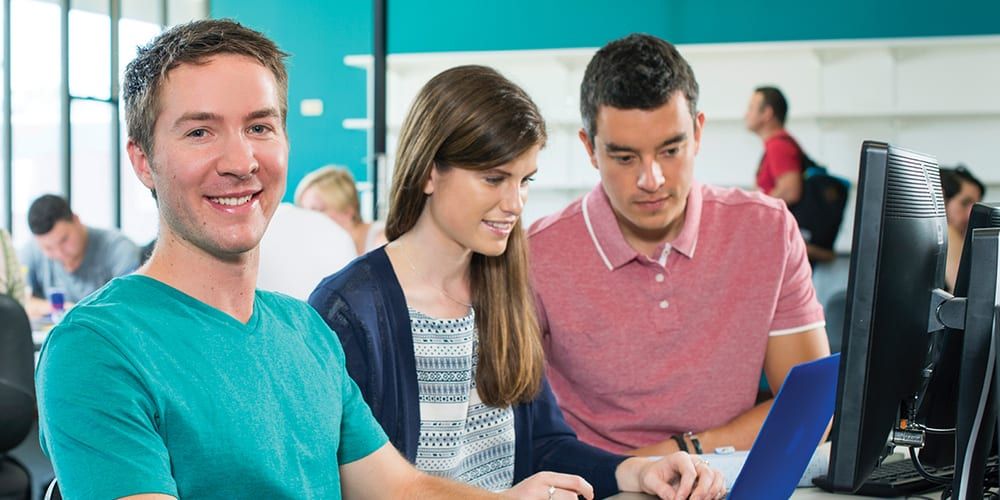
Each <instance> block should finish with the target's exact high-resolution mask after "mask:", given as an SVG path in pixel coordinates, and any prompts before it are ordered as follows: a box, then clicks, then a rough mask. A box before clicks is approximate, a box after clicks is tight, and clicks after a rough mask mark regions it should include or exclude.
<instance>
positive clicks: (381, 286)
mask: <svg viewBox="0 0 1000 500" xmlns="http://www.w3.org/2000/svg"><path fill="white" fill-rule="evenodd" d="M394 287H395V288H398V287H399V284H398V281H397V280H396V277H395V274H394V272H393V270H392V265H391V264H390V263H389V259H388V256H386V253H385V250H384V249H383V248H378V249H375V250H373V251H371V252H368V253H366V254H364V255H362V256H360V257H358V258H357V259H355V260H354V261H352V262H351V263H350V264H348V265H347V266H346V267H344V268H343V269H341V270H340V271H338V272H336V273H334V274H332V275H330V276H328V277H326V278H324V279H323V281H321V282H320V283H319V285H318V286H317V287H316V289H315V290H314V291H313V293H312V294H311V295H310V296H309V304H310V305H312V306H313V308H315V309H316V310H317V311H319V312H320V314H321V315H322V314H324V313H325V312H328V311H330V310H331V309H333V308H337V309H341V310H344V309H351V310H355V312H358V310H359V309H360V310H365V309H369V308H373V307H375V304H376V303H385V302H387V301H388V302H390V304H389V305H390V306H393V305H394V302H393V300H395V298H396V297H397V296H398V295H401V292H399V293H397V292H396V291H395V290H394ZM403 307H404V308H405V304H404V306H403Z"/></svg>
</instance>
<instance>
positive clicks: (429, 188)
mask: <svg viewBox="0 0 1000 500" xmlns="http://www.w3.org/2000/svg"><path fill="white" fill-rule="evenodd" d="M437 179H438V169H436V168H434V167H431V175H430V177H428V178H427V182H426V183H425V184H424V194H426V195H427V196H430V195H432V194H434V183H435V182H437Z"/></svg>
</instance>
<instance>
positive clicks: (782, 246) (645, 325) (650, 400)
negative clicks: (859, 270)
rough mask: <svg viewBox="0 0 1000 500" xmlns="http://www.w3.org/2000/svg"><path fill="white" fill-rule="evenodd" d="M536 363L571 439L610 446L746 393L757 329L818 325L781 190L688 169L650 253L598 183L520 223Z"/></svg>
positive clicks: (693, 421) (682, 427)
mask: <svg viewBox="0 0 1000 500" xmlns="http://www.w3.org/2000/svg"><path fill="white" fill-rule="evenodd" d="M529 238H530V240H529V241H530V249H531V275H532V282H533V285H534V287H535V293H536V299H537V302H538V309H539V316H540V319H541V324H542V331H543V332H544V335H545V337H544V343H545V350H546V359H547V361H548V369H547V375H548V377H549V382H550V383H551V384H552V389H553V390H554V391H555V393H556V396H557V398H558V400H559V406H560V407H561V408H562V410H563V412H564V413H565V416H566V420H567V422H569V424H570V426H571V427H573V429H574V430H576V432H577V434H578V435H579V436H580V439H582V440H583V441H585V442H587V443H590V444H592V445H595V446H598V447H601V448H604V449H607V450H611V451H615V452H624V451H626V450H629V449H632V448H637V447H641V446H646V445H650V444H653V443H656V442H660V441H663V440H665V439H667V438H668V437H669V436H670V435H672V434H677V433H682V432H685V431H694V432H699V431H702V430H705V429H710V428H714V427H717V426H720V425H723V424H725V423H727V422H728V421H730V420H732V419H733V418H734V417H736V416H737V415H740V414H742V413H743V412H745V411H747V410H749V409H750V408H751V407H753V405H754V400H755V397H756V395H757V386H758V383H759V381H760V374H761V370H762V367H763V364H764V354H765V350H766V347H767V340H768V336H769V335H787V334H794V333H801V332H804V331H807V330H812V329H815V328H818V327H821V326H823V325H824V321H823V310H822V308H821V306H820V304H819V302H818V301H817V300H816V292H815V291H814V290H813V286H812V279H811V278H812V277H811V270H810V268H809V263H808V261H807V260H806V249H805V245H804V243H803V241H802V236H801V235H800V234H799V230H798V226H797V225H796V223H795V219H794V218H792V216H791V214H790V213H789V212H788V210H787V209H786V208H785V205H784V203H783V202H782V201H780V200H777V199H774V198H770V197H767V196H765V195H763V194H761V193H748V192H746V191H741V190H738V189H724V188H718V187H714V186H705V185H701V184H698V183H695V184H694V185H693V186H692V188H691V194H690V195H689V196H688V202H687V208H686V218H685V223H684V227H683V229H682V230H681V233H680V234H679V235H678V236H677V238H676V239H675V240H674V241H673V242H671V244H668V245H666V246H665V247H664V249H663V252H662V254H661V256H660V258H659V259H656V260H652V259H650V258H648V257H646V256H644V255H639V254H638V253H637V252H636V251H635V250H634V249H633V248H632V247H631V246H630V245H629V244H628V243H627V242H626V241H625V238H624V236H622V233H621V230H620V229H619V228H618V224H617V223H616V221H615V216H614V214H613V212H612V208H611V205H610V202H609V201H608V198H607V195H606V194H605V193H604V189H603V188H602V187H601V185H600V184H598V185H597V187H595V188H594V190H593V191H591V192H590V193H588V194H587V195H585V196H584V197H583V198H581V199H579V200H576V201H574V202H573V203H572V204H570V205H569V206H568V207H566V208H565V209H563V210H562V211H561V212H558V213H556V214H553V215H550V216H548V217H546V218H544V219H542V220H539V221H537V222H536V223H535V224H533V225H532V226H531V229H530V231H529Z"/></svg>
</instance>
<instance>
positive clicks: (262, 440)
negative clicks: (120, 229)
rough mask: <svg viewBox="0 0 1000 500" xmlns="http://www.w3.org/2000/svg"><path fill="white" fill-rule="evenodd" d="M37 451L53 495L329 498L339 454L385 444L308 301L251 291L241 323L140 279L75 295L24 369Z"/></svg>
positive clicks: (336, 481) (349, 456)
mask: <svg viewBox="0 0 1000 500" xmlns="http://www.w3.org/2000/svg"><path fill="white" fill-rule="evenodd" d="M35 378H36V384H37V391H38V405H39V416H40V420H39V429H40V434H41V443H42V449H43V450H44V451H45V453H46V455H48V457H49V458H50V459H51V460H52V463H53V466H54V468H55V472H56V477H57V478H58V480H59V483H60V488H61V490H62V492H63V496H64V497H66V498H118V497H122V496H127V495H134V494H139V493H163V494H168V495H173V496H175V497H178V498H184V499H188V498H192V499H193V498H199V499H200V498H206V499H208V498H219V499H221V498H322V499H339V498H340V476H339V471H338V466H339V465H343V464H346V463H350V462H353V461H355V460H358V459H360V458H363V457H365V456H367V455H368V454H370V453H372V452H373V451H375V450H377V449H378V448H380V447H381V446H382V445H384V444H385V443H386V437H385V434H384V433H383V431H382V429H381V427H380V426H379V425H378V422H376V421H375V419H374V418H373V417H372V415H371V411H370V410H369V409H368V407H367V406H366V405H365V403H364V400H363V399H362V398H361V394H360V392H359V391H358V388H357V386H356V385H355V383H354V382H353V381H352V380H351V378H350V377H349V376H348V374H347V371H346V369H345V366H344V352H343V349H342V348H341V345H340V342H339V341H338V340H337V337H336V335H335V334H334V333H333V332H332V331H330V329H329V327H327V326H326V323H324V322H323V320H322V319H321V318H320V317H319V315H318V314H317V313H316V312H315V311H314V310H313V309H312V308H311V307H309V305H308V304H306V303H304V302H301V301H298V300H296V299H293V298H290V297H287V296H284V295H280V294H276V293H270V292H264V291H260V290H258V291H257V292H256V295H255V297H254V306H253V314H252V316H251V317H250V320H249V321H248V322H247V323H246V324H243V323H240V322H239V321H237V320H236V319H234V318H233V317H231V316H229V315H227V314H225V313H223V312H222V311H220V310H218V309H215V308H213V307H211V306H209V305H207V304H205V303H203V302H200V301H198V300H197V299H194V298H193V297H190V296H188V295H186V294H184V293H182V292H180V291H178V290H176V289H174V288H171V287H170V286H168V285H166V284H164V283H161V282H159V281H156V280H153V279H151V278H148V277H145V276H140V275H131V276H126V277H122V278H117V279H115V280H113V281H111V282H110V283H108V284H107V285H106V286H104V287H103V288H101V289H100V290H98V291H97V292H95V293H94V294H93V295H91V296H89V297H88V298H86V299H85V300H83V301H82V302H81V303H80V304H78V305H77V306H76V307H74V308H73V309H72V310H71V311H70V312H69V313H68V314H67V315H66V317H65V319H64V320H63V322H62V323H61V324H60V325H59V326H58V327H56V328H55V329H54V330H53V331H52V332H51V334H50V335H49V338H48V339H47V340H46V342H45V346H44V347H43V349H42V352H41V358H40V360H39V365H38V368H37V371H36V375H35Z"/></svg>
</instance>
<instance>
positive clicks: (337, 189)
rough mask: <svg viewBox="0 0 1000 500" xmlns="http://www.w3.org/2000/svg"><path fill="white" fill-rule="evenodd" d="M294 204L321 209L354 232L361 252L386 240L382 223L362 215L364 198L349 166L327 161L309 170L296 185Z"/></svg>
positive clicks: (353, 235)
mask: <svg viewBox="0 0 1000 500" xmlns="http://www.w3.org/2000/svg"><path fill="white" fill-rule="evenodd" d="M295 204H296V205H298V206H300V207H302V208H308V209H309V210H315V211H317V212H322V213H323V214H325V215H326V216H327V217H329V218H331V219H333V221H334V222H336V223H337V224H340V227H342V228H344V229H346V230H347V232H349V233H351V238H352V239H353V240H354V246H355V249H356V250H357V252H358V255H363V254H364V253H366V252H368V251H370V250H374V249H375V248H378V247H380V246H382V245H383V244H385V242H386V240H385V229H384V227H383V225H382V224H380V223H371V222H365V221H364V220H363V219H362V218H361V202H360V200H359V199H358V189H357V187H356V186H355V183H354V177H353V176H352V175H351V172H349V171H348V170H347V169H346V168H343V167H338V166H333V165H328V166H325V167H322V168H320V169H317V170H314V171H312V172H310V173H309V174H308V175H306V176H305V177H303V178H302V180H301V181H300V182H299V185H298V187H297V188H295Z"/></svg>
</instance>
